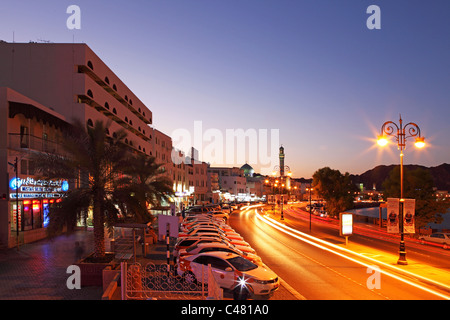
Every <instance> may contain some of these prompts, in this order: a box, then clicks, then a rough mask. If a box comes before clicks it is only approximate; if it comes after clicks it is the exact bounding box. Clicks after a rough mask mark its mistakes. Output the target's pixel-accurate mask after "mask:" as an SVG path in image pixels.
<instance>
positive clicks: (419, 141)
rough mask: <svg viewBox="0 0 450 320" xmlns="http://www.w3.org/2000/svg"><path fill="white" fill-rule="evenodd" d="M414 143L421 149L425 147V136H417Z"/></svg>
mask: <svg viewBox="0 0 450 320" xmlns="http://www.w3.org/2000/svg"><path fill="white" fill-rule="evenodd" d="M414 145H415V146H416V148H419V149H421V148H423V147H425V138H423V137H417V138H416V142H415V143H414Z"/></svg>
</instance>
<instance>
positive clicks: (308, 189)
mask: <svg viewBox="0 0 450 320" xmlns="http://www.w3.org/2000/svg"><path fill="white" fill-rule="evenodd" d="M312 190H314V188H311V185H310V186H309V188H306V191H309V232H311V191H312Z"/></svg>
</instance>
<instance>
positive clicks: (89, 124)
mask: <svg viewBox="0 0 450 320" xmlns="http://www.w3.org/2000/svg"><path fill="white" fill-rule="evenodd" d="M87 125H88V126H89V127H93V126H94V123H93V122H92V120H91V119H88V121H87Z"/></svg>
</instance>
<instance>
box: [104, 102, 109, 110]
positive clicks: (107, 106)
mask: <svg viewBox="0 0 450 320" xmlns="http://www.w3.org/2000/svg"><path fill="white" fill-rule="evenodd" d="M105 108H106V109H108V110H109V103H108V102H105Z"/></svg>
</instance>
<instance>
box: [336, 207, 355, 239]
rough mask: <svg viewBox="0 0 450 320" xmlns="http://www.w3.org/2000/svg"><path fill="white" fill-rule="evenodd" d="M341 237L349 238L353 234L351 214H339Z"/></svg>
mask: <svg viewBox="0 0 450 320" xmlns="http://www.w3.org/2000/svg"><path fill="white" fill-rule="evenodd" d="M339 221H340V226H341V227H340V228H339V232H340V235H341V236H351V235H352V234H353V214H351V213H347V212H342V213H340V214H339Z"/></svg>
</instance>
